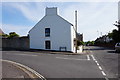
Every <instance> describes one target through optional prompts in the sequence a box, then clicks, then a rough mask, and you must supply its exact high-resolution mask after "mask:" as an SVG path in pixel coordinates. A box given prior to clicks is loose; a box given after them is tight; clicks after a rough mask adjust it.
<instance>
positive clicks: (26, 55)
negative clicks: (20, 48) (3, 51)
mask: <svg viewBox="0 0 120 80" xmlns="http://www.w3.org/2000/svg"><path fill="white" fill-rule="evenodd" d="M7 54H9V53H7ZM12 55H21V56H38V55H32V54H12Z"/></svg>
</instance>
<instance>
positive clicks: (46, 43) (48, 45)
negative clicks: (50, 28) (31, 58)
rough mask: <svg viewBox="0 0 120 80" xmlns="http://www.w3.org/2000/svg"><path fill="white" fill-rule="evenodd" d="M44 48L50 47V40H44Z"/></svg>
mask: <svg viewBox="0 0 120 80" xmlns="http://www.w3.org/2000/svg"><path fill="white" fill-rule="evenodd" d="M45 49H51V42H50V41H45Z"/></svg>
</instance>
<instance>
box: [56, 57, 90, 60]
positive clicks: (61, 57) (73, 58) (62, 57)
mask: <svg viewBox="0 0 120 80" xmlns="http://www.w3.org/2000/svg"><path fill="white" fill-rule="evenodd" d="M56 58H58V59H66V60H88V59H76V58H64V57H56Z"/></svg>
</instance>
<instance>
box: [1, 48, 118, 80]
mask: <svg viewBox="0 0 120 80" xmlns="http://www.w3.org/2000/svg"><path fill="white" fill-rule="evenodd" d="M85 52H86V53H87V54H86V53H85V54H81V55H63V54H46V53H41V52H28V51H3V52H2V59H4V60H11V61H15V62H18V63H20V64H23V65H26V66H28V67H30V68H32V69H34V70H35V71H37V72H39V73H40V74H42V75H43V76H44V77H45V78H47V79H49V78H79V79H80V78H81V79H82V78H86V79H88V78H94V79H97V80H99V79H100V80H101V78H102V80H108V78H116V77H117V76H118V54H116V53H114V52H112V50H110V51H109V50H108V49H104V48H100V47H93V46H92V47H85ZM116 61H117V62H116ZM108 62H110V63H108ZM3 68H4V66H3ZM109 69H110V70H109Z"/></svg>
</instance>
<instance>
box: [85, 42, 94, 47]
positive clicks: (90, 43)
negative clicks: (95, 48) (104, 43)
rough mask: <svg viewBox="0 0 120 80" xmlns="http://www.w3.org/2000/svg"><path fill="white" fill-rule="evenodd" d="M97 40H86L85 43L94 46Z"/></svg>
mask: <svg viewBox="0 0 120 80" xmlns="http://www.w3.org/2000/svg"><path fill="white" fill-rule="evenodd" d="M94 43H95V41H88V42H85V45H89V46H92V45H94Z"/></svg>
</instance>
